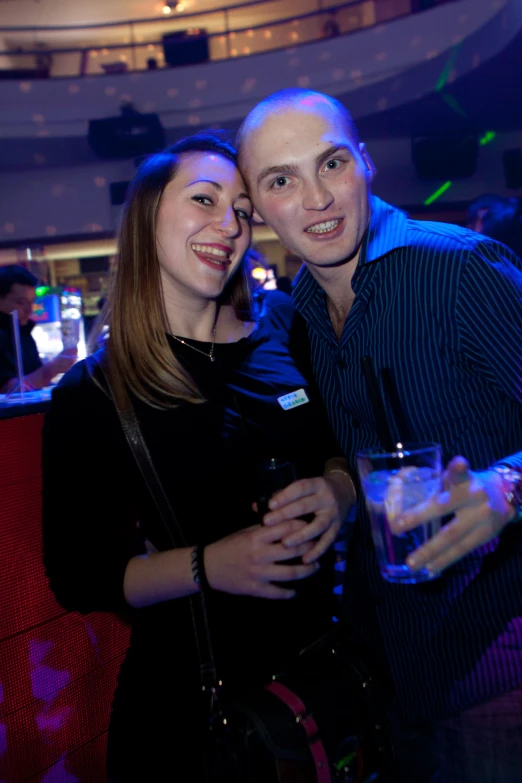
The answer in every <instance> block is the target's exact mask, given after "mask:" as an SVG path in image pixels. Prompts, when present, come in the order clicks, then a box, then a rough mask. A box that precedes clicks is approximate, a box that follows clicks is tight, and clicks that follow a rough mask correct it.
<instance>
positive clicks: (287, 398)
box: [277, 389, 310, 411]
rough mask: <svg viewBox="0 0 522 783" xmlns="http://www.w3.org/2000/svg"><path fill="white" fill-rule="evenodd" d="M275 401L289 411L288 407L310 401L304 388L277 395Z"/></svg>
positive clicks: (294, 406) (295, 406)
mask: <svg viewBox="0 0 522 783" xmlns="http://www.w3.org/2000/svg"><path fill="white" fill-rule="evenodd" d="M277 401H278V403H279V405H280V406H281V407H282V409H283V410H284V411H289V410H290V408H297V407H298V406H299V405H305V404H306V403H307V402H310V400H309V399H308V395H307V393H306V392H305V390H304V389H298V390H297V391H294V392H290V394H285V395H284V396H283V397H278V398H277Z"/></svg>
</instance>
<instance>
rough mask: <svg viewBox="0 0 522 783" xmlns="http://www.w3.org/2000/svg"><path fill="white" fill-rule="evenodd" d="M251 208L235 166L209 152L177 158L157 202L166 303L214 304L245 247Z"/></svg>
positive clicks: (248, 232)
mask: <svg viewBox="0 0 522 783" xmlns="http://www.w3.org/2000/svg"><path fill="white" fill-rule="evenodd" d="M251 216H252V205H251V203H250V199H249V197H248V196H247V193H246V188H245V184H244V182H243V179H242V177H241V175H240V174H239V171H238V170H237V168H236V167H235V165H234V164H233V163H232V162H231V161H229V160H228V159H227V158H223V157H221V155H218V154H216V153H213V152H191V153H185V154H183V155H182V156H181V162H180V165H179V167H178V170H177V172H176V174H175V176H174V178H173V179H172V180H171V181H170V182H169V183H168V185H167V187H166V188H165V190H164V192H163V195H162V197H161V201H160V205H159V209H158V216H157V222H156V247H157V253H158V262H159V265H160V274H161V281H162V285H163V293H164V296H165V300H166V303H167V304H168V302H169V301H172V302H173V303H179V300H180V297H182V298H184V299H191V300H209V299H216V298H217V297H219V295H220V294H221V293H222V291H223V289H224V288H225V286H226V284H227V283H228V281H229V280H230V278H231V277H232V275H233V274H234V272H235V271H236V269H237V267H238V265H239V264H240V262H241V259H242V258H243V256H244V254H245V252H246V250H247V248H248V246H249V244H250V236H251V228H250V221H251Z"/></svg>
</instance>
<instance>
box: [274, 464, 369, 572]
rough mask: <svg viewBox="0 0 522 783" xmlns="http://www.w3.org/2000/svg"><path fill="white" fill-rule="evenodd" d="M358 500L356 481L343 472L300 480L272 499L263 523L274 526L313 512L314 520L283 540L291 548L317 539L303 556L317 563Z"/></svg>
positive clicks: (305, 561)
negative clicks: (356, 499)
mask: <svg viewBox="0 0 522 783" xmlns="http://www.w3.org/2000/svg"><path fill="white" fill-rule="evenodd" d="M354 502H355V494H354V491H353V482H352V481H351V480H350V479H349V477H348V476H345V475H344V474H342V473H332V474H326V475H325V476H321V477H317V478H310V479H300V480H299V481H294V482H293V484H290V485H289V486H288V487H285V489H283V490H281V492H278V493H277V494H276V495H274V496H273V497H272V498H271V499H270V502H269V504H268V505H269V508H270V509H271V510H270V512H269V513H268V514H265V516H264V517H263V524H264V525H266V526H267V527H271V526H272V525H279V524H282V523H283V522H284V521H290V520H293V521H300V520H299V519H298V518H299V517H303V516H305V515H306V514H313V515H314V518H313V520H312V521H311V522H309V523H308V524H306V525H305V526H304V527H302V528H301V529H300V530H296V531H292V532H291V533H289V534H288V535H285V537H284V538H283V541H282V543H283V545H284V546H285V547H289V548H291V547H295V546H300V545H302V544H305V543H310V542H313V546H311V548H310V549H309V550H308V551H307V552H306V553H305V554H304V555H303V563H315V562H316V561H317V560H318V559H319V558H320V557H321V555H323V554H324V553H325V552H326V551H327V550H328V549H329V548H330V547H331V546H332V544H333V543H334V541H335V539H336V538H337V535H338V533H339V530H340V528H341V524H342V522H343V520H344V519H345V517H346V515H347V513H348V510H349V508H350V506H351V505H352V504H353V503H354Z"/></svg>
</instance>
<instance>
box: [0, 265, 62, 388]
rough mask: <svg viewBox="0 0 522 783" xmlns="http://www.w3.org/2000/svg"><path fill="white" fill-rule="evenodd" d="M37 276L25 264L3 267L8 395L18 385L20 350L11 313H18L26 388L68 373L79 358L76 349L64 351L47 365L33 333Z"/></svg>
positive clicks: (2, 381) (2, 347) (1, 342)
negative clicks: (17, 365) (15, 342)
mask: <svg viewBox="0 0 522 783" xmlns="http://www.w3.org/2000/svg"><path fill="white" fill-rule="evenodd" d="M37 284H38V280H37V278H36V277H35V276H34V275H33V274H32V273H31V272H29V271H28V270H27V269H24V268H23V267H21V266H16V265H14V264H12V265H10V266H3V267H0V393H2V394H6V393H7V392H10V391H13V390H14V389H15V388H16V387H17V386H18V374H17V369H16V351H15V345H14V339H13V333H12V332H13V330H12V321H11V318H10V313H12V312H13V311H14V310H16V311H17V312H18V321H19V324H20V349H21V354H22V364H23V375H24V390H25V391H28V390H31V389H41V388H42V387H44V386H47V385H48V384H49V383H50V382H51V380H52V378H54V376H55V375H58V374H60V373H63V372H66V371H67V370H68V369H69V367H71V366H72V365H73V364H74V362H75V360H76V354H75V352H72V351H68V352H65V351H64V352H63V353H61V354H59V355H58V356H56V357H55V358H54V359H52V360H51V361H50V362H47V364H45V365H44V364H42V361H41V359H40V356H39V355H38V348H37V347H36V343H35V341H34V338H33V336H32V334H31V332H32V330H33V328H34V321H31V317H30V316H31V313H32V311H33V304H34V300H35V299H36V286H37Z"/></svg>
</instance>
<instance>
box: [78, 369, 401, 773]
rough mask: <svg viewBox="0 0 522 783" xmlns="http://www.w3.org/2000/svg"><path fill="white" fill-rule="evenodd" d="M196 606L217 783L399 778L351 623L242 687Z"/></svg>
mask: <svg viewBox="0 0 522 783" xmlns="http://www.w3.org/2000/svg"><path fill="white" fill-rule="evenodd" d="M91 358H93V357H91ZM98 366H99V368H100V370H101V372H102V375H103V378H104V385H105V386H106V387H107V389H108V391H109V393H110V395H111V397H112V399H113V402H114V405H115V407H116V410H117V413H118V417H119V419H120V422H121V425H122V428H123V431H124V434H125V437H126V440H127V443H128V445H129V447H130V449H131V451H132V454H133V456H134V459H135V461H136V464H137V466H138V469H139V471H140V473H141V475H142V477H143V479H144V481H145V483H146V485H147V487H148V490H149V492H150V495H151V498H152V500H153V502H154V504H155V506H156V509H157V511H158V513H159V516H160V518H161V520H162V523H163V525H164V527H165V529H166V531H167V533H168V535H169V538H170V540H171V542H172V545H173V546H174V547H180V546H181V547H183V546H187V543H186V541H185V538H184V535H183V532H182V530H181V527H180V526H179V523H178V521H177V519H176V516H175V514H174V511H173V509H172V507H171V505H170V502H169V500H168V498H167V496H166V494H165V491H164V489H163V486H162V484H161V482H160V480H159V477H158V475H157V473H156V470H155V468H154V464H153V462H152V459H151V456H150V453H149V450H148V448H147V445H146V443H145V440H144V438H143V435H142V433H141V430H140V426H139V423H138V420H137V417H136V414H135V411H134V409H133V407H132V404H131V402H130V400H129V403H128V406H127V407H126V408H125V410H121V409H120V408H119V406H118V405H117V403H116V399H115V397H114V394H113V392H112V388H111V385H110V382H109V378H108V376H107V375H106V373H105V371H104V369H103V367H102V365H101V364H98ZM190 606H191V612H192V620H193V626H194V633H195V637H196V643H197V649H198V656H199V662H200V678H201V686H202V689H203V691H206V692H207V693H208V694H209V733H208V738H207V739H208V742H207V746H206V748H205V753H206V768H207V779H208V781H209V783H332V781H344V782H345V783H374V782H375V783H377V782H378V783H393V781H394V779H395V778H394V774H393V769H394V760H393V749H392V747H391V744H390V742H389V739H388V735H387V731H386V728H385V720H384V708H383V705H382V703H381V699H380V696H379V693H380V689H379V687H378V686H377V683H376V682H375V681H374V677H373V675H372V673H371V672H370V670H369V667H368V664H367V663H365V662H364V661H365V660H367V656H366V654H364V653H363V654H360V651H359V650H357V648H356V647H355V645H354V644H353V642H351V641H350V638H349V634H348V633H347V632H346V629H345V627H344V625H343V624H342V623H338V624H336V625H335V626H334V627H333V628H332V631H331V632H329V633H327V634H326V635H325V636H323V637H322V638H320V639H318V640H317V641H316V642H314V643H313V644H312V645H310V646H308V647H307V648H305V649H304V650H302V651H301V652H300V653H299V654H298V655H297V656H296V657H295V658H294V659H293V660H291V661H288V663H287V665H286V667H285V669H284V670H283V671H280V672H274V673H273V675H272V677H271V679H270V681H269V682H267V683H266V684H265V685H264V686H249V685H248V684H245V686H244V687H243V686H242V687H241V689H239V688H232V687H227V685H226V684H225V685H224V686H223V684H222V683H221V681H220V680H219V678H218V675H217V672H216V667H215V663H214V655H213V652H212V640H211V637H210V631H209V625H208V620H207V609H206V602H205V594H204V592H199V593H197V594H195V595H193V596H192V597H191V599H190Z"/></svg>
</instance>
